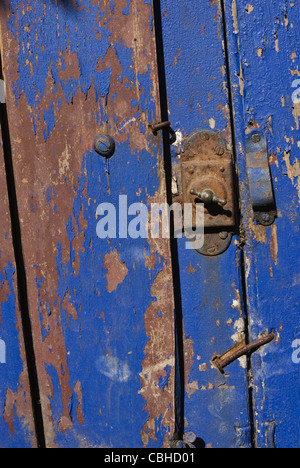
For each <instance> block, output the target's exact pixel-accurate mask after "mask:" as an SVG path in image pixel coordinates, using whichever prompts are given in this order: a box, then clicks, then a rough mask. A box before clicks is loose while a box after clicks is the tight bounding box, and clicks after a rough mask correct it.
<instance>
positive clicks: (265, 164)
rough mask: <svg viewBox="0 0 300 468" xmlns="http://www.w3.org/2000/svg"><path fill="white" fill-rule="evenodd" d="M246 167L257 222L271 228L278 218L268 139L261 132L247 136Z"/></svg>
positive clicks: (257, 131)
mask: <svg viewBox="0 0 300 468" xmlns="http://www.w3.org/2000/svg"><path fill="white" fill-rule="evenodd" d="M246 165H247V173H248V179H249V186H250V195H251V202H252V208H253V212H254V218H255V221H256V222H257V223H258V224H261V225H263V226H270V225H271V224H273V223H274V221H275V219H276V217H277V210H276V204H275V199H274V192H273V186H272V179H271V172H270V165H269V158H268V145H267V139H266V137H265V135H264V134H263V133H262V132H261V131H260V130H253V131H252V132H251V133H249V134H248V135H247V136H246Z"/></svg>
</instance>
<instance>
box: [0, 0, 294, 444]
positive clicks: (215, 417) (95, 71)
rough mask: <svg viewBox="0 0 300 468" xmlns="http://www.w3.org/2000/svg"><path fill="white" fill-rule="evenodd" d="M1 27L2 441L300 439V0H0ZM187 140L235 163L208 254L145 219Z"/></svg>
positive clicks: (169, 185) (173, 176)
mask: <svg viewBox="0 0 300 468" xmlns="http://www.w3.org/2000/svg"><path fill="white" fill-rule="evenodd" d="M0 22H1V23H0V24H1V44H2V46H1V47H2V48H1V56H2V66H3V74H4V81H5V89H6V107H5V112H4V113H3V115H2V121H3V119H4V120H5V119H6V112H7V122H6V123H7V129H6V131H5V132H4V133H3V137H4V139H5V142H6V145H4V155H5V160H6V173H7V171H8V169H9V176H8V177H7V181H8V185H9V190H10V199H9V202H10V209H11V215H12V219H11V222H12V226H13V232H12V236H13V238H14V247H15V249H14V251H13V247H12V240H11V235H10V234H9V215H8V212H9V211H8V210H9V208H8V201H7V202H6V205H5V204H4V208H3V209H4V211H3V215H1V216H2V219H3V224H1V226H0V228H1V229H2V228H3V229H2V230H3V233H2V231H0V235H1V236H2V237H1V246H0V252H1V257H0V260H1V265H0V274H1V275H2V276H0V284H1V290H0V292H1V296H0V298H1V301H0V303H1V327H2V328H1V329H0V330H1V333H2V335H0V340H1V341H0V344H2V343H4V344H6V346H7V343H8V341H11V343H12V348H11V349H13V350H14V353H15V355H14V356H15V358H13V361H14V366H13V367H12V368H10V367H8V366H7V364H5V366H6V367H3V364H0V370H1V371H3V376H4V377H3V380H2V381H1V382H3V383H1V386H0V404H1V407H2V410H0V427H1V428H2V427H3V436H2V432H1V435H0V446H1V447H2V446H12V447H14V446H28V445H31V446H36V445H40V446H46V447H61V448H67V447H109V448H124V447H126V448H130V447H137V448H138V447H144V448H153V447H156V448H159V447H169V446H172V447H176V446H177V447H178V446H185V445H186V444H187V440H189V443H190V444H191V443H192V444H193V445H194V446H195V447H199V448H200V447H213V448H215V447H216V448H222V447H225V448H241V447H243V448H250V447H268V448H269V447H278V448H280V447H298V446H299V440H300V438H299V428H298V426H297V416H296V415H297V414H298V413H299V370H298V369H299V367H298V366H299V356H300V352H299V348H300V335H299V320H297V308H298V305H299V292H300V291H299V256H300V245H299V185H300V170H299V157H298V151H299V147H300V138H299V137H298V135H299V115H300V114H299V101H300V98H299V94H298V91H299V89H300V80H298V78H299V73H300V72H299V69H298V63H297V60H298V56H299V54H300V48H299V39H298V34H297V31H298V27H299V5H298V3H292V4H287V3H286V2H283V1H280V2H276V4H275V2H273V1H271V0H268V1H267V2H264V3H262V2H258V1H257V0H253V1H251V4H250V3H249V2H248V1H247V2H246V1H240V2H236V1H235V0H228V1H227V0H220V1H219V0H213V1H204V2H195V1H192V0H184V1H181V2H177V3H176V5H174V1H173V0H172V1H171V0H161V1H153V2H150V1H149V0H120V1H119V0H118V1H117V0H115V1H111V0H101V1H100V0H97V1H94V0H43V1H40V2H38V1H37V0H29V1H28V2H26V3H24V2H21V0H5V1H4V2H2V4H1V17H0ZM167 121H170V122H171V127H172V130H171V129H170V128H169V127H168V125H167V126H164V130H163V131H162V132H161V131H159V132H154V133H153V125H154V124H155V123H159V122H167ZM174 134H175V135H176V140H175V138H174ZM103 135H108V136H110V137H111V138H113V141H114V145H115V148H114V151H113V155H112V156H111V157H110V158H108V157H105V152H106V150H107V145H108V144H109V142H108V141H107V140H106V139H105V138H103V137H102V136H103ZM171 135H172V138H170V136H171ZM253 135H254V139H252V140H251V137H252V136H253ZM257 135H259V141H260V142H262V143H261V144H264V150H265V151H264V152H263V156H264V159H263V163H264V171H263V173H262V174H263V175H261V172H260V170H259V171H257V170H256V169H257V167H258V166H255V165H254V170H252V169H253V168H252V167H251V168H250V164H249V159H248V158H250V157H251V154H252V153H253V151H254V150H255V149H257V147H256V146H255V145H256V144H258V136H257ZM99 136H101V138H100V139H98V144H96V145H95V146H94V142H95V139H96V138H97V137H99ZM197 138H198V139H199V140H205V141H206V142H207V145H208V146H207V147H209V148H210V150H209V151H212V152H213V153H210V155H211V154H212V156H209V158H210V157H211V161H209V162H207V163H206V166H207V165H209V164H210V169H209V170H211V168H212V167H214V168H215V164H216V160H218V161H219V163H218V164H220V167H219V166H218V169H217V171H218V176H217V178H216V180H217V181H220V180H223V179H222V177H223V176H222V175H221V174H223V173H227V169H226V168H227V163H228V158H229V159H230V160H231V161H232V167H233V168H234V171H233V172H234V184H235V189H234V195H235V208H234V211H235V218H233V219H234V221H233V222H232V224H230V226H226V227H225V228H224V226H221V228H219V227H218V226H216V225H214V227H213V228H210V229H206V231H205V236H214V237H213V239H214V242H213V243H212V246H211V247H210V248H209V246H210V245H209V243H208V244H206V252H205V253H206V254H205V255H203V253H204V252H203V250H202V253H199V252H197V251H195V250H190V249H187V248H186V247H187V243H186V239H185V238H179V239H177V238H173V237H172V236H171V238H168V236H166V238H162V236H159V235H158V236H157V235H152V236H151V235H149V231H147V228H145V224H147V223H145V222H143V220H144V221H145V217H142V215H143V213H144V214H145V213H146V215H145V216H146V218H147V219H148V216H150V210H149V209H150V207H151V206H153V204H163V203H165V204H167V203H168V204H171V203H172V202H174V201H176V200H181V201H182V199H184V198H182V197H185V196H186V194H184V193H183V191H184V183H183V179H182V177H181V176H182V174H183V172H182V171H183V170H184V169H183V167H184V164H185V163H186V158H187V153H188V151H187V149H188V148H189V145H191V142H193V141H194V140H195V139H197ZM249 139H250V143H251V141H252V143H251V145H252V146H251V145H250V146H249ZM214 142H217V144H216V145H215V143H214ZM253 145H254V150H253ZM250 150H253V151H252V153H251V151H250ZM99 152H100V153H102V155H101V154H99ZM194 153H197V151H194ZM258 154H259V152H258V151H256V152H255V154H254V162H255V161H257V160H258V159H259V158H258ZM106 156H107V154H106ZM209 158H208V159H209ZM226 158H227V159H226ZM259 161H260V159H259ZM9 162H10V163H11V166H9V167H8V165H9V164H8V163H9ZM204 167H205V166H204V165H203V164H202V166H201V168H202V169H201V170H206V169H205V168H204ZM230 167H231V166H230ZM197 170H199V169H197ZM215 170H216V169H215ZM196 172H197V171H196ZM4 173H5V169H4V166H3V169H2V172H1V173H0V174H1V177H2V179H3V183H2V179H1V188H0V190H1V195H2V191H3V195H2V196H3V199H4V197H6V200H7V194H6V191H5V189H3V188H2V187H6V180H5V179H6V178H5V176H4ZM198 177H200V178H201V177H202V173H201V171H200V172H198ZM264 177H265V179H264ZM212 179H214V178H210V181H211V180H212ZM214 180H215V179H214ZM253 180H254V182H258V184H259V186H258V189H257V185H255V184H254V183H253ZM195 183H196V184H197V181H196V182H195ZM271 183H272V197H273V198H272V201H273V204H272V211H270V210H269V207H267V208H266V209H265V211H264V209H262V215H263V216H265V218H264V219H265V221H264V220H263V219H260V218H258V215H257V211H256V208H257V207H256V205H255V203H254V200H255V197H256V195H257V194H259V195H261V193H263V195H264V188H265V187H268V186H269V185H270V184H271ZM12 185H13V186H14V187H15V190H12V187H11V186H12ZM255 187H256V188H255ZM216 189H217V190H218V184H217V185H216ZM188 195H190V193H189V194H188ZM219 196H220V195H219ZM219 199H220V198H219ZM263 199H264V198H263ZM260 208H264V207H261V206H260ZM206 209H207V208H206ZM221 209H222V208H219V209H218V210H217V212H218V213H219V211H220V210H221ZM124 210H125V212H126V218H125V219H124V216H123V215H121V214H120V213H124ZM275 211H276V218H275V219H274V222H272V219H271V220H270V219H269V221H268V219H267V218H266V216H270V215H271V216H272V215H273V212H274V213H275ZM104 213H105V214H107V217H106V218H104V216H103V215H104ZM108 215H109V216H108ZM215 218H216V216H215ZM211 222H212V223H213V222H214V216H212V220H211ZM147 227H148V226H147ZM105 233H106V234H107V235H104V234H105ZM152 234H153V232H152ZM2 239H3V244H2ZM206 239H212V237H206ZM215 239H217V244H218V245H221V246H222V245H223V244H224V243H225V244H226V248H224V249H220V251H218V248H217V247H216V245H217V244H216V243H215ZM2 245H3V247H2ZM209 251H210V252H209ZM2 252H5V255H4V254H3V253H2ZM15 264H17V266H15ZM15 268H17V269H18V273H19V275H20V277H21V278H22V280H21V281H19V283H18V285H19V286H20V287H21V291H19V293H18V292H17V282H16V279H15V276H14V271H15ZM1 272H2V273H1ZM1 278H2V279H1ZM17 295H18V296H19V301H17V300H16V298H17ZM18 310H20V312H18ZM21 317H22V319H21ZM16 324H17V328H16ZM16 330H17V331H18V333H16ZM23 331H24V336H25V340H24V339H23ZM265 337H267V338H268V337H271V338H270V340H269V341H268V343H267V342H266V343H265V344H264V345H262V341H263V340H264V339H265ZM23 340H24V341H25V344H23ZM257 340H260V341H257ZM253 342H257V343H258V342H259V343H260V344H259V346H257V347H256V348H254V349H255V352H254V349H252V350H251V352H250V348H249V346H248V348H247V345H249V344H251V343H253ZM241 350H244V351H245V352H244V353H243V352H241ZM247 350H248V351H247ZM0 352H1V349H0ZM236 352H237V354H235V353H236ZM2 353H3V351H2ZM25 355H26V356H25ZM234 355H236V358H235V359H232V362H230V363H229V362H228V363H227V364H228V365H226V367H224V369H221V368H220V367H219V368H218V366H217V365H216V362H222V361H217V360H216V359H222V358H223V359H224V357H225V358H226V357H227V358H228V356H234ZM0 356H1V355H0ZM6 356H8V354H7V351H6ZM26 359H27V360H26ZM22 362H25V363H26V362H27V366H26V364H23V367H22ZM223 362H224V361H223ZM27 367H28V368H29V372H27ZM12 369H14V371H12ZM7 372H8V373H7ZM20 376H21V377H20ZM20 379H22V380H20ZM31 398H32V399H31ZM3 410H4V411H3ZM24 428H25V429H24ZM193 434H194V435H193Z"/></svg>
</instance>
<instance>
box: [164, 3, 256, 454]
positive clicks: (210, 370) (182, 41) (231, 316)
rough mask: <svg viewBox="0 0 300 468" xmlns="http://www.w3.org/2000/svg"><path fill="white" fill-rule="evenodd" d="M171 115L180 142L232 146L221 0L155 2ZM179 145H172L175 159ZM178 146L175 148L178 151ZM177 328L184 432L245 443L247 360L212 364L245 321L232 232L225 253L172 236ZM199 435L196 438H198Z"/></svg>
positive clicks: (212, 441) (213, 441)
mask: <svg viewBox="0 0 300 468" xmlns="http://www.w3.org/2000/svg"><path fill="white" fill-rule="evenodd" d="M161 9H162V27H163V41H164V52H165V73H166V85H167V94H168V102H169V110H170V120H171V122H172V126H173V128H174V130H176V131H177V132H178V135H179V141H180V138H182V139H183V141H184V140H185V139H186V137H188V135H190V134H191V133H192V132H193V131H195V130H197V129H208V130H215V131H218V132H219V133H220V134H221V135H222V136H224V137H225V139H226V142H227V147H228V149H232V145H231V126H230V116H229V104H228V98H227V87H228V84H227V81H226V61H225V57H224V53H223V39H224V38H223V23H222V15H221V8H220V3H219V2H218V1H212V2H192V1H185V2H178V3H177V5H176V8H174V2H172V1H171V0H162V3H161ZM180 149H181V148H180V147H178V146H177V147H176V146H175V147H174V150H173V152H172V157H173V162H174V164H176V159H177V154H178V153H179V152H180ZM178 150H179V151H178ZM178 249H179V267H180V278H181V295H182V313H183V326H184V335H185V336H184V340H185V345H184V356H183V359H184V366H185V375H186V381H185V403H184V416H185V423H186V430H187V431H193V432H194V433H195V434H196V435H197V437H198V442H197V443H198V445H199V446H201V444H202V445H203V443H205V445H206V446H208V447H209V446H212V447H226V448H228V447H235V446H244V447H248V446H249V445H250V420H249V413H248V384H247V368H245V367H247V365H246V362H245V359H241V360H240V361H237V362H235V363H233V364H232V365H231V367H230V368H228V369H226V375H225V376H223V375H221V374H220V373H219V372H218V371H217V370H216V369H215V368H214V367H213V366H212V364H211V360H212V357H213V355H214V354H215V353H217V354H222V353H224V352H225V351H227V350H228V349H229V348H231V347H232V346H233V345H235V344H236V343H237V342H240V341H242V340H243V339H244V337H245V332H246V329H245V327H246V320H245V314H244V305H243V288H242V283H241V264H240V250H239V242H238V237H237V236H235V237H234V239H233V241H232V244H231V247H230V248H229V250H228V251H227V252H225V253H224V254H222V255H220V256H218V257H211V258H207V257H203V256H201V255H199V254H198V253H196V252H194V251H188V250H186V249H185V240H184V239H183V240H182V242H181V240H179V241H178ZM201 439H202V442H201Z"/></svg>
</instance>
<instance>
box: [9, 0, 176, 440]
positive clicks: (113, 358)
mask: <svg viewBox="0 0 300 468" xmlns="http://www.w3.org/2000/svg"><path fill="white" fill-rule="evenodd" d="M3 4H4V5H3ZM152 22H153V18H152V7H151V4H150V2H149V1H143V0H131V1H127V0H120V1H119V0H118V1H111V0H103V1H95V0H80V1H79V0H76V1H72V2H71V1H68V2H67V1H59V0H44V1H34V0H30V1H28V2H26V3H24V2H22V1H20V0H9V1H5V2H2V5H1V28H2V33H1V35H2V37H1V40H2V44H3V63H4V73H5V79H6V83H7V88H8V96H7V101H8V112H9V122H10V131H11V137H12V151H13V162H14V171H15V178H16V183H17V196H18V203H19V211H20V218H21V229H22V239H23V249H24V257H25V264H26V271H27V282H28V295H29V307H30V314H31V320H32V328H33V338H34V343H35V351H36V356H37V368H38V376H39V384H40V392H41V400H42V408H43V416H44V424H45V433H46V442H47V446H48V447H72V446H75V447H94V446H95V447H96V446H97V447H100V446H103V447H139V446H159V447H160V446H163V445H168V443H169V439H170V438H171V437H172V435H173V430H174V405H173V400H174V332H173V309H174V304H173V284H172V270H171V262H170V251H169V241H168V240H162V241H159V240H157V239H151V238H149V239H131V238H128V239H111V240H109V239H104V240H103V239H102V240H101V239H99V238H98V237H97V234H96V227H97V219H96V210H97V206H98V205H99V204H100V203H102V202H109V203H113V204H114V205H115V206H116V207H118V203H119V195H120V194H125V195H127V196H128V205H130V204H131V203H133V202H137V203H141V202H142V203H144V204H145V205H146V206H148V207H149V204H150V203H151V202H164V201H165V188H164V174H163V165H162V160H161V150H160V144H159V142H160V140H159V137H156V138H154V137H153V136H152V135H151V133H149V130H148V124H149V123H154V122H156V121H159V120H160V108H159V101H158V78H157V68H156V50H155V37H154V32H153V24H152ZM101 133H109V134H110V135H111V136H112V137H113V138H114V139H115V141H116V153H115V155H114V156H113V158H112V159H111V160H110V161H109V162H108V163H106V161H104V160H103V159H102V158H101V157H100V156H99V155H97V154H96V152H95V151H94V150H93V142H94V138H95V137H96V136H97V135H98V134H101ZM129 219H131V218H129Z"/></svg>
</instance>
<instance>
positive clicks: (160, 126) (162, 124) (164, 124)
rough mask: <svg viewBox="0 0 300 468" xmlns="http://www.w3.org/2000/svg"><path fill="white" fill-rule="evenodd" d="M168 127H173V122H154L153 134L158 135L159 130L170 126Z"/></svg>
mask: <svg viewBox="0 0 300 468" xmlns="http://www.w3.org/2000/svg"><path fill="white" fill-rule="evenodd" d="M168 127H171V122H169V121H166V122H160V123H157V124H154V125H152V127H151V128H152V132H153V135H155V136H156V135H157V133H158V132H159V130H163V129H164V128H168Z"/></svg>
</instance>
